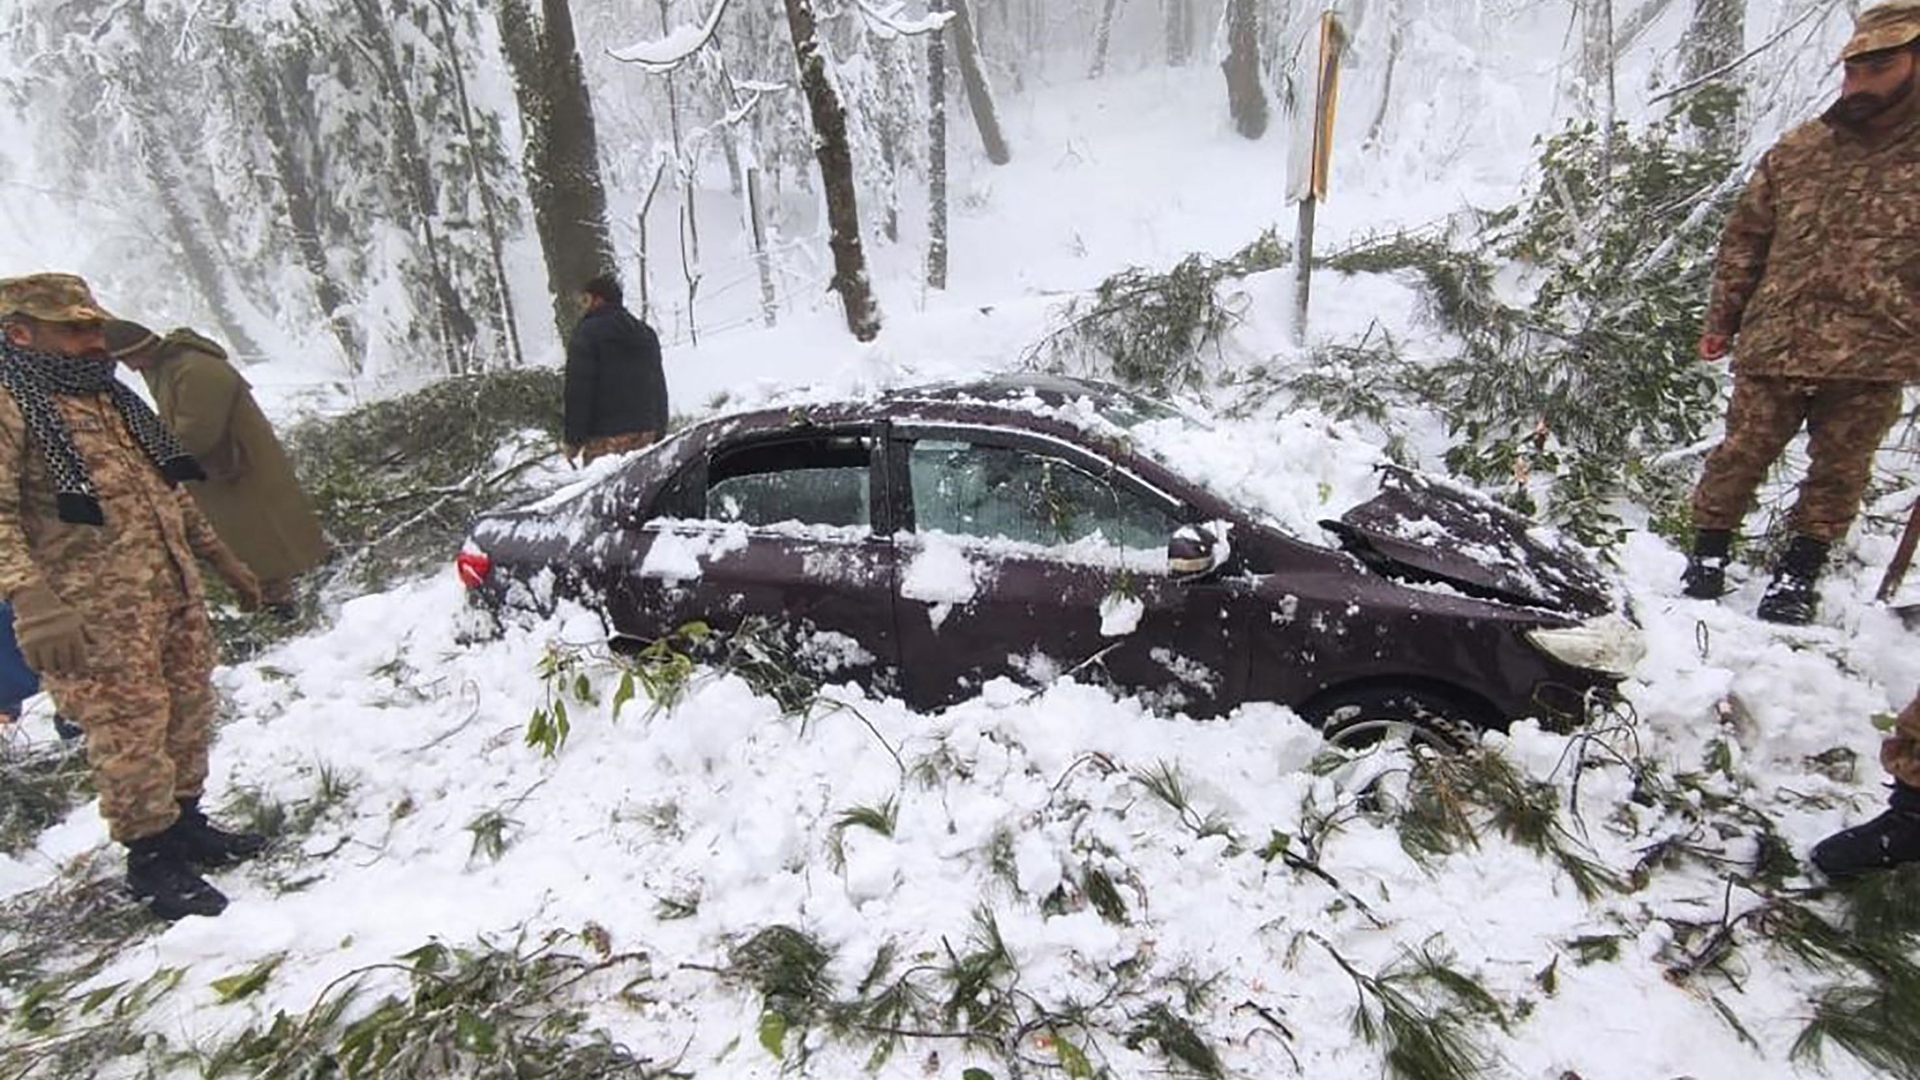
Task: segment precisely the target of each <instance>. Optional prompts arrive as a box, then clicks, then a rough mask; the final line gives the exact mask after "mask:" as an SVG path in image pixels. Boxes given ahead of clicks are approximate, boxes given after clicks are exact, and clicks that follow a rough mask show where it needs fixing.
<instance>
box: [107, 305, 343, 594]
mask: <svg viewBox="0 0 1920 1080" xmlns="http://www.w3.org/2000/svg"><path fill="white" fill-rule="evenodd" d="M106 331H107V348H108V349H109V350H110V351H111V352H112V353H113V356H114V357H115V358H116V359H118V360H119V361H120V362H122V363H124V364H126V365H127V366H128V367H130V368H132V369H133V370H135V371H138V372H139V373H140V375H141V377H142V378H144V379H145V380H146V383H147V389H148V390H150V391H152V393H153V400H154V403H155V404H156V405H157V406H159V410H160V418H161V419H162V420H164V421H166V423H167V426H168V427H170V428H172V429H173V433H174V436H175V437H176V438H178V439H179V440H180V445H181V446H183V447H185V448H186V451H187V453H189V454H192V455H193V456H194V459H195V460H197V461H199V462H200V464H201V467H202V468H204V469H206V472H207V478H206V480H204V481H200V482H197V483H192V484H189V485H187V490H189V491H191V492H192V493H193V497H194V499H195V500H196V501H197V502H199V504H200V508H201V509H202V510H204V511H205V512H206V515H207V518H208V520H210V521H212V522H213V527H214V529H215V530H217V531H218V532H219V533H220V539H221V540H223V541H225V542H226V544H227V546H228V547H230V548H232V549H233V551H234V554H236V555H238V556H240V558H241V560H242V561H244V562H245V563H246V564H247V565H248V566H249V567H251V568H252V569H253V572H254V574H255V575H256V576H257V577H259V579H260V588H261V592H262V594H263V596H264V598H265V602H266V608H267V610H268V611H269V612H272V613H273V614H274V615H276V616H278V617H279V618H282V619H291V618H293V616H294V614H295V604H294V587H293V582H294V578H296V577H298V576H299V575H300V574H301V573H304V572H305V571H307V570H310V569H312V568H313V567H314V566H315V565H317V564H319V563H320V562H321V561H322V560H323V559H325V558H326V556H327V541H326V537H325V536H324V535H323V534H322V533H321V530H320V521H319V519H318V518H317V517H315V516H314V513H313V507H312V506H311V505H310V504H309V503H308V502H307V496H306V493H305V492H304V491H302V490H301V488H300V481H299V479H298V478H297V477H296V476H295V475H294V472H293V463H292V462H291V461H289V460H288V459H287V452H286V450H285V449H283V448H282V447H281V445H280V440H279V439H278V438H277V437H275V435H274V433H273V426H272V425H271V424H269V423H267V417H266V414H265V413H262V412H261V411H260V406H259V405H258V404H256V403H255V402H254V400H253V391H252V389H251V388H250V387H249V386H248V385H247V380H246V379H244V378H242V377H241V376H240V373H239V372H238V371H236V370H234V367H233V364H231V363H229V362H228V360H227V353H226V350H224V349H222V348H221V347H220V346H219V345H216V344H214V343H213V342H212V341H209V340H208V339H206V338H204V337H202V336H200V335H199V334H196V333H194V332H193V331H192V330H188V329H185V328H182V329H179V330H175V331H173V332H172V333H170V334H168V335H167V336H165V337H160V336H159V335H157V334H155V333H154V332H153V331H151V330H149V329H147V328H146V327H144V326H141V325H140V324H139V323H134V322H127V321H125V320H119V319H116V320H113V321H112V322H109V323H108V324H107V327H106Z"/></svg>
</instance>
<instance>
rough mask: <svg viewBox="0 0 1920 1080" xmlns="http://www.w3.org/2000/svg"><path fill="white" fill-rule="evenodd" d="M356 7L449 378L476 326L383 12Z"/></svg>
mask: <svg viewBox="0 0 1920 1080" xmlns="http://www.w3.org/2000/svg"><path fill="white" fill-rule="evenodd" d="M354 9H355V10H356V11H357V12H358V13H359V15H360V29H361V32H362V33H363V34H365V35H366V38H367V40H368V42H369V45H370V51H371V53H372V59H373V61H374V64H375V66H376V69H377V70H378V71H379V73H380V81H381V83H382V84H383V90H382V93H381V94H380V96H381V97H383V98H385V99H386V103H387V107H388V109H389V110H390V111H389V113H388V118H387V119H388V123H389V125H390V126H391V128H392V131H393V138H394V149H395V150H396V151H397V152H398V156H399V159H400V160H399V161H398V162H397V164H398V165H399V167H400V178H401V185H402V189H403V190H404V191H405V192H406V193H407V198H408V200H409V201H410V202H411V204H412V207H411V209H412V211H413V215H414V219H415V220H414V223H413V224H414V227H415V228H417V229H419V230H420V232H419V235H420V238H421V243H422V246H423V247H424V248H425V250H426V262H427V284H428V287H429V288H430V289H431V290H432V292H433V308H434V314H435V321H436V322H437V323H438V324H439V333H438V334H437V335H436V337H438V338H439V345H440V353H441V358H442V360H443V362H444V363H445V365H446V369H447V374H449V375H459V374H462V373H463V372H465V371H466V370H467V368H468V366H469V365H471V364H472V362H473V359H474V355H473V340H474V332H475V331H476V330H477V329H478V327H477V326H475V324H474V321H473V316H472V315H471V314H469V313H468V312H467V308H466V304H465V303H464V302H463V301H462V299H461V297H460V294H459V293H458V292H457V291H456V290H455V289H454V287H453V278H452V275H451V274H450V273H449V272H448V270H447V263H446V257H445V255H444V254H443V253H442V251H441V243H440V235H439V223H440V202H439V197H438V196H437V195H436V194H435V193H434V188H433V174H432V173H431V172H430V171H429V170H428V167H427V155H426V152H425V150H424V149H423V148H422V147H421V145H420V131H419V128H417V127H416V126H415V124H414V112H413V109H412V107H411V96H410V95H409V94H408V92H407V85H406V81H405V76H404V75H402V74H401V71H400V61H399V58H398V57H397V56H396V55H395V43H394V40H393V34H392V31H391V29H390V25H391V24H390V23H389V22H388V20H387V18H386V16H385V15H383V14H382V13H381V11H380V7H379V5H378V3H377V2H376V0H355V3H354Z"/></svg>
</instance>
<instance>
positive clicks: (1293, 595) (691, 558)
mask: <svg viewBox="0 0 1920 1080" xmlns="http://www.w3.org/2000/svg"><path fill="white" fill-rule="evenodd" d="M1222 438H1224V436H1220V435H1218V434H1217V433H1213V432H1210V430H1209V428H1208V426H1207V425H1204V424H1201V423H1200V422H1198V421H1195V420H1192V419H1190V418H1188V417H1186V416H1185V415H1183V414H1181V413H1179V412H1177V411H1176V410H1174V409H1173V408H1171V407H1170V406H1168V405H1166V404H1164V403H1162V402H1159V401H1156V400H1152V399H1148V398H1145V397H1143V396H1141V395H1138V394H1136V393H1133V392H1131V391H1128V390H1124V389H1121V388H1118V387H1115V386H1110V385H1106V384H1102V383H1098V382H1094V381H1090V380H1084V379H1075V378H1067V377H1063V376H1054V375H1039V374H1032V375H1003V376H996V377H993V378H987V379H982V380H978V381H973V382H963V383H943V384H937V385H932V386H923V387H914V388H906V389H898V390H893V391H889V392H886V393H883V394H877V395H874V396H872V397H869V398H865V399H856V400H835V401H827V402H820V403H809V404H805V405H788V406H780V407H773V408H765V409H760V410H757V411H749V412H744V413H739V414H734V415H727V416H721V417H716V418H714V419H710V420H706V421H704V422H701V423H697V424H694V425H691V426H690V427H688V428H686V429H684V430H682V431H680V432H678V433H677V434H675V435H674V436H672V437H670V438H669V439H667V440H666V441H664V442H662V443H660V444H658V445H656V446H654V447H651V448H649V449H647V450H645V451H642V452H638V453H636V454H633V455H630V456H629V457H627V458H624V459H621V460H619V461H617V462H611V463H606V462H603V463H601V464H602V465H606V466H607V471H606V472H605V474H604V475H599V476H597V477H595V478H592V479H589V480H586V481H583V482H581V483H578V484H575V485H573V486H572V487H571V488H569V489H566V490H563V491H561V492H559V493H558V494H556V495H553V496H550V497H548V498H546V499H544V500H542V501H540V502H536V503H534V504H531V505H528V506H524V507H520V508H518V509H508V510H502V511H496V512H493V513H490V514H487V515H485V516H483V517H481V518H480V519H478V520H477V521H476V522H475V523H474V524H473V526H472V528H471V530H470V532H469V534H468V538H467V542H466V543H465V545H464V546H463V547H462V549H461V551H460V553H459V555H458V556H457V558H456V566H457V569H458V573H459V575H460V578H461V580H462V582H464V583H465V585H466V586H467V587H468V595H469V598H470V604H471V606H472V608H473V610H475V611H477V612H480V613H484V614H485V615H487V616H489V617H492V618H498V617H501V616H504V615H507V614H509V613H513V612H532V613H536V614H539V613H545V612H550V611H552V610H553V609H554V607H555V606H556V605H557V604H558V603H559V602H560V601H562V600H572V601H575V602H578V603H581V604H584V605H587V606H588V607H590V608H592V609H594V610H596V611H598V612H599V613H600V614H601V615H602V616H603V618H604V619H605V622H606V624H607V629H608V631H609V633H610V636H611V637H612V639H613V640H614V641H615V642H616V643H627V644H631V643H639V642H647V641H651V640H655V639H659V638H661V637H662V636H664V635H668V634H671V633H673V632H674V631H675V630H676V628H678V627H681V626H683V625H685V624H687V623H689V622H692V621H696V620H698V621H701V622H704V623H706V624H708V625H709V626H710V627H712V628H713V629H714V630H716V631H720V632H725V631H728V630H732V629H735V628H738V627H741V626H742V625H745V624H746V623H748V621H750V620H761V623H760V625H767V623H766V620H772V624H774V625H778V626H780V627H782V628H784V633H785V634H786V635H789V636H790V638H791V645H792V648H793V653H792V655H793V657H794V658H795V663H797V664H800V665H802V666H804V667H805V668H806V670H807V671H808V672H809V673H811V674H813V675H815V676H817V677H820V678H823V679H831V680H834V681H853V682H857V683H860V684H862V685H864V686H866V687H868V688H870V689H871V690H872V691H873V692H875V693H878V694H884V695H896V696H898V697H900V698H901V699H903V700H904V701H905V702H906V703H907V704H909V705H910V706H912V707H915V708H918V709H938V708H941V707H943V706H946V705H950V704H952V703H954V702H957V701H960V700H963V699H965V698H967V697H968V696H970V695H973V694H975V693H977V692H978V691H979V689H980V688H981V687H982V686H983V685H985V684H986V683H988V682H989V681H991V680H994V679H1001V678H1006V679H1011V680H1014V681H1016V682H1019V683H1026V684H1032V685H1042V684H1045V683H1046V682H1048V681H1050V680H1052V679H1056V678H1060V677H1062V676H1069V675H1070V676H1073V677H1076V678H1082V679H1085V680H1086V681H1089V682H1098V683H1103V684H1105V685H1108V686H1110V687H1112V688H1114V689H1116V690H1118V691H1121V692H1126V693H1132V694H1138V695H1140V696H1141V697H1142V698H1144V699H1145V700H1146V701H1148V702H1149V703H1151V704H1152V705H1154V706H1155V707H1157V708H1161V709H1166V710H1169V711H1179V712H1184V713H1186V714H1188V715H1192V716H1209V715H1217V714H1221V713H1225V712H1227V711H1230V710H1232V709H1234V708H1236V707H1237V706H1240V705H1241V704H1242V703H1247V702H1276V703H1279V704H1282V705H1286V706H1289V707H1291V708H1292V709H1294V710H1295V711H1296V712H1297V713H1299V714H1300V715H1301V716H1303V717H1305V718H1307V719H1308V720H1310V721H1312V722H1314V723H1317V724H1319V725H1321V726H1322V728H1323V730H1324V731H1325V732H1326V734H1327V736H1328V737H1329V738H1331V739H1333V740H1335V741H1337V742H1342V743H1348V744H1358V743H1364V742H1369V741H1372V740H1376V739H1379V738H1381V737H1383V736H1387V735H1399V736H1403V737H1406V738H1409V739H1412V740H1413V741H1416V742H1425V743H1431V744H1433V745H1435V746H1440V747H1458V746H1460V745H1461V744H1463V743H1466V742H1469V741H1471V740H1473V739H1476V738H1477V736H1478V732H1479V730H1481V729H1488V728H1500V727H1504V726H1505V725H1506V724H1508V723H1510V722H1512V721H1513V720H1515V719H1518V718H1520V717H1523V716H1534V717H1539V718H1541V719H1542V720H1543V721H1546V722H1549V723H1562V724H1564V723H1574V722H1578V721H1579V720H1581V719H1582V718H1584V717H1585V716H1587V715H1588V713H1589V711H1590V710H1591V709H1593V708H1594V707H1596V705H1597V704H1599V703H1601V702H1605V701H1607V700H1609V699H1610V697H1611V695H1612V693H1613V690H1614V688H1615V687H1616V685H1617V684H1618V683H1619V682H1620V681H1621V679H1622V678H1624V677H1625V676H1626V675H1627V674H1628V673H1629V672H1630V671H1631V669H1632V666H1633V664H1634V663H1635V661H1637V659H1638V657H1639V652H1640V648H1641V646H1640V641H1639V634H1638V631H1637V629H1636V628H1635V627H1634V625H1633V624H1632V622H1631V617H1630V612H1628V611H1627V610H1626V609H1625V607H1624V605H1623V604H1622V602H1621V600H1620V598H1619V597H1618V596H1617V595H1616V594H1615V590H1614V589H1613V588H1612V587H1611V585H1610V583H1609V580H1608V578H1607V577H1606V575H1604V574H1603V573H1602V572H1601V571H1600V570H1599V569H1598V568H1597V566H1596V565H1595V564H1594V562H1593V561H1592V560H1591V558H1590V557H1588V556H1587V555H1586V554H1585V553H1584V552H1583V551H1581V550H1580V549H1578V548H1576V547H1574V546H1573V545H1571V544H1569V543H1567V542H1564V541H1562V540H1560V539H1558V538H1556V537H1555V536H1553V535H1552V534H1551V533H1549V532H1547V531H1545V530H1542V529H1539V528H1536V527H1533V526H1531V525H1530V524H1529V523H1528V522H1527V521H1526V519H1524V518H1521V517H1519V516H1518V515H1516V514H1513V513H1511V512H1509V511H1508V510H1506V509H1505V508H1503V507H1501V506H1500V505H1498V504H1497V503H1494V502H1493V501H1491V500H1489V499H1486V498H1484V497H1483V496H1480V495H1478V494H1476V493H1474V492H1471V491H1469V490H1466V489H1463V488H1459V487H1456V486H1454V485H1452V484H1449V483H1447V482H1445V481H1442V480H1439V479H1436V478H1432V477H1428V476H1425V475H1423V474H1420V473H1417V472H1414V471H1412V470H1408V469H1404V468H1400V467H1397V466H1393V465H1390V464H1384V463H1383V464H1381V465H1380V467H1379V469H1378V490H1377V494H1374V495H1373V497H1371V498H1369V499H1367V500H1366V501H1365V502H1363V503H1361V504H1360V505H1357V506H1355V507H1353V509H1351V510H1349V511H1348V512H1347V513H1345V514H1343V515H1342V516H1341V517H1339V518H1338V519H1331V520H1322V521H1319V522H1318V523H1317V526H1311V525H1310V526H1309V528H1315V529H1316V530H1317V532H1318V533H1319V535H1317V536H1308V535H1300V534H1299V532H1300V530H1299V529H1297V528H1291V527H1289V526H1288V525H1286V524H1285V522H1284V520H1283V516H1282V515H1279V514H1276V513H1274V512H1272V511H1271V510H1270V509H1269V508H1264V507H1262V506H1260V505H1256V503H1257V501H1258V500H1257V498H1256V497H1255V496H1253V495H1248V494H1246V493H1245V492H1238V493H1236V492H1235V491H1232V490H1228V491H1223V490H1218V489H1222V488H1230V487H1231V486H1232V485H1223V484H1221V483H1219V482H1217V480H1215V479H1212V478H1210V477H1208V476H1207V475H1205V474H1206V472H1207V470H1205V469H1198V470H1196V469H1192V468H1190V467H1189V468H1187V469H1183V468H1182V466H1181V461H1182V460H1183V459H1190V458H1192V457H1193V454H1192V453H1191V452H1190V448H1192V447H1195V446H1205V445H1208V441H1209V440H1212V441H1213V442H1215V443H1218V442H1219V441H1220V439H1222ZM1232 449H1233V448H1231V447H1228V448H1227V450H1228V451H1229V452H1232ZM1189 473H1192V474H1193V475H1189ZM1243 486H1244V485H1243ZM1296 516H1297V515H1296Z"/></svg>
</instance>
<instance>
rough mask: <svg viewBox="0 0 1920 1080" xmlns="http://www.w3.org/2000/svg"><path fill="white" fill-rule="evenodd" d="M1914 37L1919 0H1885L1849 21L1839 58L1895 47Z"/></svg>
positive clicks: (1918, 33)
mask: <svg viewBox="0 0 1920 1080" xmlns="http://www.w3.org/2000/svg"><path fill="white" fill-rule="evenodd" d="M1916 39H1920V0H1887V2H1886V3H1884V4H1878V5H1875V6H1874V7H1870V8H1868V9H1867V10H1865V11H1863V12H1861V13H1860V17H1859V18H1857V19H1855V20H1854V21H1853V36H1852V37H1850V38H1848V39H1847V44H1846V45H1845V47H1843V48H1842V49H1841V50H1840V59H1842V60H1851V59H1853V58H1854V57H1856V56H1861V55H1864V54H1866V53H1870V52H1879V51H1880V50H1882V49H1897V48H1899V47H1900V46H1902V45H1907V44H1911V43H1912V42H1913V41H1914V40H1916Z"/></svg>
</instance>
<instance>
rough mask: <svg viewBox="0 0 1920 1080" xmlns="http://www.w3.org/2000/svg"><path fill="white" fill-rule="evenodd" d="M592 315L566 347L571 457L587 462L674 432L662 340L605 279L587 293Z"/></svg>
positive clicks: (613, 283)
mask: <svg viewBox="0 0 1920 1080" xmlns="http://www.w3.org/2000/svg"><path fill="white" fill-rule="evenodd" d="M580 304H581V307H582V308H583V309H584V310H585V312H586V314H584V315H582V316H581V318H580V325H579V326H577V327H575V328H574V331H573V337H572V339H571V340H569V341H568V342H567V378H566V399H567V400H566V423H565V427H564V430H565V438H566V453H567V459H568V460H569V461H571V460H573V458H574V457H575V456H576V455H577V456H579V457H580V459H581V464H583V465H584V464H587V463H588V462H591V461H592V460H593V459H594V458H597V457H602V456H604V455H607V454H623V453H626V452H627V451H630V450H638V449H640V448H641V447H644V446H650V445H652V444H653V442H654V440H656V439H658V438H659V437H660V436H661V435H663V434H665V433H666V430H667V380H666V376H665V375H664V374H663V373H662V372H661V370H660V338H659V337H658V336H657V335H655V334H654V332H653V328H652V327H650V326H648V325H647V324H646V323H643V322H641V321H640V320H639V319H636V318H634V317H633V314H632V313H631V312H629V311H628V310H627V309H626V308H625V307H623V306H621V303H620V282H619V281H617V280H615V279H614V278H613V276H612V275H608V274H603V275H601V276H600V277H597V278H594V279H593V280H592V281H589V282H587V284H586V286H585V287H584V288H582V289H581V292H580Z"/></svg>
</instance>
